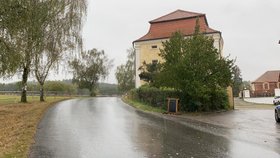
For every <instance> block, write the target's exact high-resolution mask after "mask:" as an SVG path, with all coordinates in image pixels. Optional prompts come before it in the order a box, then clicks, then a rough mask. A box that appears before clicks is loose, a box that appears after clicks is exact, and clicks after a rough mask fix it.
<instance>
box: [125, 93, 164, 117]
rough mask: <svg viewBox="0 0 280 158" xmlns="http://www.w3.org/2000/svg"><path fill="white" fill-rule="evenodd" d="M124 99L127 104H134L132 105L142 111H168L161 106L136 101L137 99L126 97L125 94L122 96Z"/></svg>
mask: <svg viewBox="0 0 280 158" xmlns="http://www.w3.org/2000/svg"><path fill="white" fill-rule="evenodd" d="M122 100H123V102H125V103H126V104H128V105H130V106H132V107H134V108H136V109H139V110H142V111H147V112H157V113H163V112H166V110H164V109H163V108H161V107H153V106H151V105H148V104H145V103H142V102H139V101H136V100H132V99H129V98H127V97H125V96H123V97H122Z"/></svg>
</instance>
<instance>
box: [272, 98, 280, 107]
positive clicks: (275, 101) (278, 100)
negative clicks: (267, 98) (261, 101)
mask: <svg viewBox="0 0 280 158" xmlns="http://www.w3.org/2000/svg"><path fill="white" fill-rule="evenodd" d="M273 104H274V105H278V104H280V96H275V97H274V99H273Z"/></svg>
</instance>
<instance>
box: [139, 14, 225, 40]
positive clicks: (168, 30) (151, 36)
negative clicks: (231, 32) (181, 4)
mask: <svg viewBox="0 0 280 158" xmlns="http://www.w3.org/2000/svg"><path fill="white" fill-rule="evenodd" d="M197 18H199V25H200V31H201V32H203V33H206V34H207V33H220V32H219V31H217V30H214V29H211V28H210V27H209V26H208V23H207V20H206V16H205V14H201V13H194V12H188V11H183V10H177V11H175V12H172V13H170V14H167V15H165V16H162V17H160V18H157V19H155V20H152V21H150V24H151V26H150V30H149V32H148V33H147V34H146V35H145V36H143V37H141V38H139V39H138V40H136V41H134V42H139V41H147V40H155V39H165V38H170V37H171V35H172V33H174V32H176V31H180V32H181V33H183V34H184V35H185V36H190V35H193V34H194V30H195V26H196V20H197Z"/></svg>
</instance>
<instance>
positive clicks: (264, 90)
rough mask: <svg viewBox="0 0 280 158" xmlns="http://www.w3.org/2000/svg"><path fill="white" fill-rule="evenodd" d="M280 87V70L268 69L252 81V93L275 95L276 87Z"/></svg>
mask: <svg viewBox="0 0 280 158" xmlns="http://www.w3.org/2000/svg"><path fill="white" fill-rule="evenodd" d="M279 88H280V70H276V71H267V72H265V73H264V74H263V75H261V76H260V77H259V78H258V79H256V80H255V81H254V82H252V95H253V96H256V97H259V96H274V95H275V89H279Z"/></svg>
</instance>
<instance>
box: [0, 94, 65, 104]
mask: <svg viewBox="0 0 280 158" xmlns="http://www.w3.org/2000/svg"><path fill="white" fill-rule="evenodd" d="M20 97H21V96H18V95H0V106H1V105H7V104H15V103H19V102H20ZM63 98H67V97H62V96H47V97H45V99H46V101H52V100H60V99H63ZM27 101H28V102H37V101H38V102H39V101H40V98H39V96H27Z"/></svg>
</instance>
